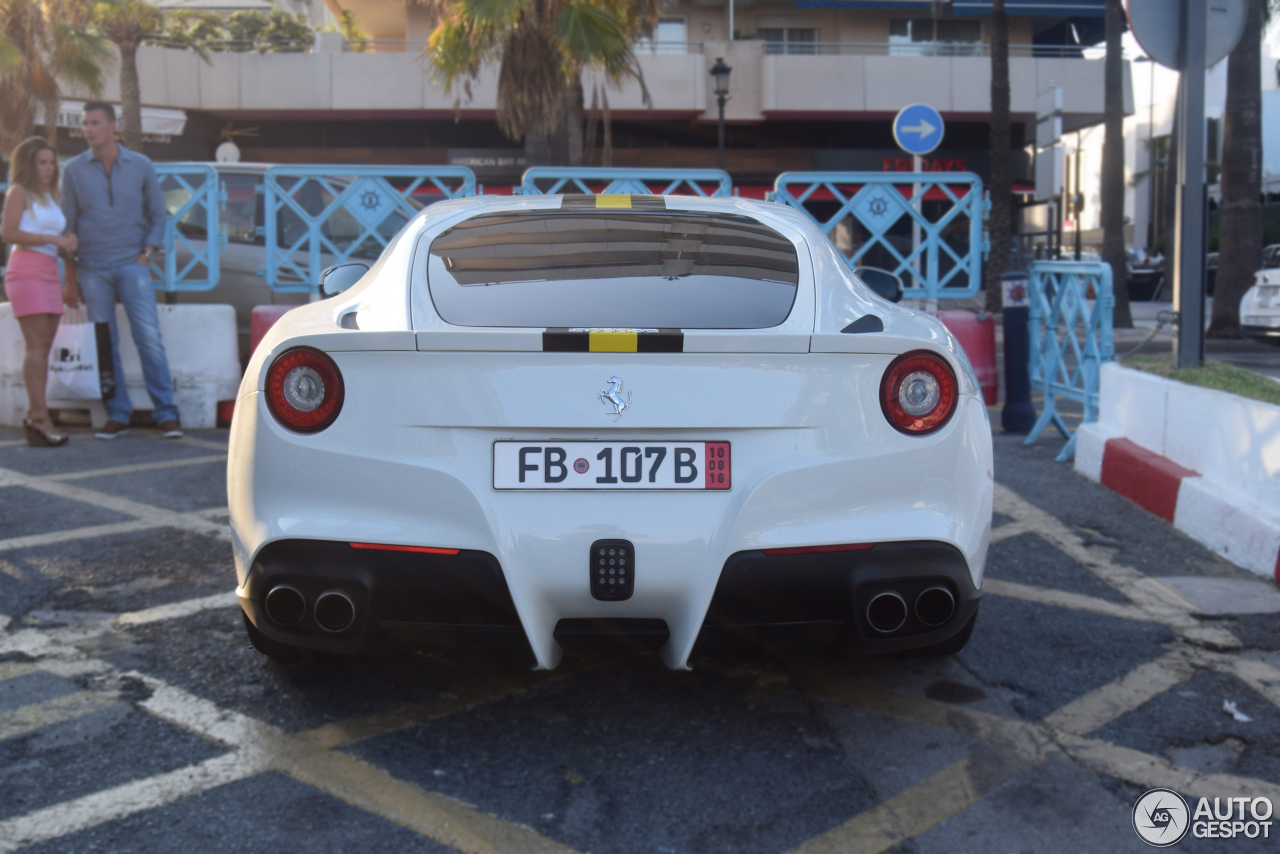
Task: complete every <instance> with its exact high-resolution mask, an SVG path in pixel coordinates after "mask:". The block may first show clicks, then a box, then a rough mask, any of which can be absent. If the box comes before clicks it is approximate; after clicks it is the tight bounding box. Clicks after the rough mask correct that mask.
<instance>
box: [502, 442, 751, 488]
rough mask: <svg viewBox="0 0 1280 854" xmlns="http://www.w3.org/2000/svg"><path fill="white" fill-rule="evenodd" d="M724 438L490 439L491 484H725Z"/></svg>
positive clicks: (727, 479)
mask: <svg viewBox="0 0 1280 854" xmlns="http://www.w3.org/2000/svg"><path fill="white" fill-rule="evenodd" d="M731 460H732V457H731V456H730V453H729V443H728V442H640V441H636V442H556V441H546V442H506V441H503V442H494V443H493V488H494V489H692V490H699V489H701V490H708V489H729V488H730V487H731V486H732V484H733V480H732V472H733V469H732V466H731V464H730V463H731Z"/></svg>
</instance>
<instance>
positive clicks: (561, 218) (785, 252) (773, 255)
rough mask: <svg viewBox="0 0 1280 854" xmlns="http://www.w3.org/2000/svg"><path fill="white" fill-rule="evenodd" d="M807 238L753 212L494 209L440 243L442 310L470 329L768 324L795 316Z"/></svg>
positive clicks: (436, 250)
mask: <svg viewBox="0 0 1280 854" xmlns="http://www.w3.org/2000/svg"><path fill="white" fill-rule="evenodd" d="M798 271H799V264H798V262H797V260H796V250H795V246H794V245H792V243H791V241H790V240H788V239H787V238H785V237H783V236H782V235H781V234H779V233H778V232H776V231H774V230H773V229H772V228H769V227H768V226H766V225H763V224H762V223H760V222H758V221H757V220H754V219H751V218H750V217H746V216H735V215H724V214H702V213H696V212H689V211H671V212H651V213H649V212H618V211H580V210H579V211H528V212H519V213H495V214H482V215H480V216H476V217H473V218H471V219H468V220H466V221H465V222H462V223H460V224H458V225H456V226H454V227H453V228H450V229H449V230H448V231H445V232H443V233H442V234H440V235H439V236H438V237H436V239H435V240H434V241H432V243H431V251H430V253H429V258H428V262H427V282H428V285H429V287H430V289H431V299H432V301H433V302H434V303H435V307H436V311H437V312H439V314H440V317H441V318H443V319H444V320H445V321H446V322H447V323H452V324H456V325H459V326H526V327H542V326H551V327H565V326H567V327H586V328H617V327H622V328H682V327H689V328H697V329H762V328H766V327H770V326H777V325H778V324H780V323H782V322H783V321H784V320H786V318H787V315H788V314H789V313H790V312H791V304H792V303H793V302H794V301H795V296H796V286H797V282H798V280H799V272H798Z"/></svg>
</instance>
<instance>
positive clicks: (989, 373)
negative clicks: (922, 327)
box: [935, 311, 1000, 406]
mask: <svg viewBox="0 0 1280 854" xmlns="http://www.w3.org/2000/svg"><path fill="white" fill-rule="evenodd" d="M935 315H936V316H937V317H938V319H939V320H941V321H942V322H943V323H944V324H946V327H947V329H949V330H951V334H952V335H954V336H956V339H957V340H959V342H960V346H961V347H963V348H964V354H965V355H966V356H968V357H969V362H970V364H972V365H973V370H974V373H976V374H977V375H978V385H979V386H981V387H982V400H983V402H984V403H986V405H987V406H994V405H995V404H996V403H998V402H999V399H1000V371H999V369H998V368H997V367H996V319H995V316H994V315H991V314H987V313H986V312H982V313H981V314H975V313H974V312H972V311H939V312H935Z"/></svg>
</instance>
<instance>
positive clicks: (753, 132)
mask: <svg viewBox="0 0 1280 854" xmlns="http://www.w3.org/2000/svg"><path fill="white" fill-rule="evenodd" d="M323 2H324V4H325V5H324V6H323V7H321V6H318V5H315V6H313V7H312V12H311V20H312V21H313V22H314V23H321V22H322V21H323V20H325V19H326V18H327V19H334V18H339V17H341V16H342V15H343V14H344V13H346V14H347V15H348V19H351V18H352V17H353V18H354V21H355V24H356V26H357V27H358V28H359V30H360V31H361V32H362V33H363V34H365V35H367V36H368V38H362V39H353V40H348V39H346V38H344V37H343V36H342V35H340V34H339V33H336V32H317V34H316V39H315V44H314V46H313V48H312V49H311V50H310V51H307V52H292V53H265V54H258V53H213V54H210V55H209V57H208V61H205V60H202V59H201V58H200V57H199V56H197V55H196V54H194V53H191V52H188V51H181V50H172V49H167V48H158V47H143V48H142V49H141V50H140V51H139V56H138V63H139V69H140V74H141V86H142V99H143V103H144V105H146V106H148V107H152V108H157V109H167V110H181V111H184V112H185V114H186V116H187V122H186V125H185V129H184V131H183V133H182V134H180V135H178V136H172V137H171V138H170V139H169V140H168V141H167V142H157V143H154V144H152V145H149V147H148V151H149V153H151V154H152V155H154V156H155V157H157V158H160V159H211V158H212V156H213V152H214V149H215V148H216V146H217V145H218V144H219V143H220V142H222V141H224V140H227V139H230V140H232V141H234V142H235V143H236V144H237V146H238V147H239V149H240V156H241V158H242V159H244V160H252V161H261V162H295V163H297V162H310V163H375V164H377V163H385V164H391V163H395V164H413V163H442V164H443V163H461V164H466V165H470V166H472V167H473V168H475V169H476V171H477V174H478V175H479V176H480V177H481V179H482V180H483V181H485V182H486V184H487V185H490V186H492V187H495V188H496V187H497V186H499V185H502V184H504V183H510V182H512V181H514V180H516V179H517V178H518V175H519V173H520V171H522V169H523V168H524V166H525V165H527V161H526V158H525V156H524V150H523V147H522V145H521V142H520V141H518V140H509V139H506V138H505V137H503V136H502V134H501V133H500V132H499V131H498V129H497V126H496V124H495V122H494V112H495V106H496V80H497V73H496V72H497V69H496V68H493V67H488V68H485V69H483V70H482V72H481V74H480V76H479V78H478V79H477V80H475V81H472V82H471V84H470V86H469V87H467V91H466V92H459V91H457V90H455V91H451V92H447V91H445V90H444V89H443V88H442V87H440V86H438V85H436V84H435V83H433V82H432V80H431V79H430V77H429V75H428V73H427V71H428V69H427V68H426V67H425V63H424V60H423V58H422V48H423V46H424V44H425V41H426V39H427V37H428V36H429V34H430V32H431V29H432V26H433V22H432V21H431V20H430V19H429V17H428V12H427V10H426V9H425V8H424V7H423V6H422V5H420V4H416V3H412V2H407V0H323ZM314 3H315V4H319V3H321V0H314ZM990 5H991V4H990V2H989V0H985V2H984V0H937V1H936V2H935V0H787V2H766V0H734V2H733V3H732V4H729V3H727V2H726V0H671V2H669V3H667V4H666V5H665V6H664V7H663V9H662V16H661V19H660V21H659V23H658V26H657V28H656V31H655V33H654V37H653V38H652V39H649V40H645V41H642V42H641V43H638V44H637V45H636V56H637V61H638V65H639V68H640V70H641V72H642V73H643V75H644V80H645V84H646V86H647V89H648V91H649V93H650V94H651V96H652V103H651V105H646V104H645V103H644V102H643V99H642V96H641V89H640V86H639V85H638V84H637V83H636V82H634V81H632V82H629V83H627V84H625V85H623V86H621V87H620V88H617V89H610V90H609V91H608V100H609V103H610V106H611V119H612V141H613V151H612V163H613V165H615V166H637V167H710V166H714V165H715V163H716V133H717V118H718V115H717V105H716V99H715V95H714V92H713V85H712V81H711V78H710V76H709V69H710V67H711V65H712V64H713V63H715V61H716V60H717V59H719V58H723V59H724V61H725V62H726V63H728V64H729V65H730V66H731V68H732V69H733V70H732V73H731V76H730V86H729V101H728V104H727V106H726V116H725V118H726V122H727V134H726V137H727V142H726V145H727V159H726V166H727V168H728V170H729V171H730V172H731V173H733V175H734V178H735V182H736V183H738V184H740V185H742V186H744V187H745V186H759V187H763V186H766V185H768V184H771V183H772V180H773V177H774V176H775V175H776V174H777V173H779V172H783V171H788V170H874V171H883V170H888V171H899V170H903V169H909V168H910V160H908V159H905V158H904V155H902V153H901V152H900V151H899V150H898V149H897V148H896V147H895V145H894V142H893V137H892V132H891V128H890V124H891V119H892V117H893V115H894V114H895V113H896V112H897V111H898V110H899V109H900V108H902V107H903V106H905V105H907V104H911V103H926V104H929V105H931V106H933V107H935V108H937V109H938V110H939V111H940V112H941V113H942V115H943V117H944V118H945V119H946V121H947V132H946V136H945V138H944V140H943V143H942V146H941V147H940V148H939V149H938V151H936V152H935V153H934V154H933V155H930V157H928V158H926V159H925V164H924V165H925V168H926V169H929V170H938V171H975V172H977V173H979V174H980V175H982V176H983V177H984V178H986V177H987V175H986V172H987V159H988V155H987V151H988V123H989V114H990V59H989V52H990V40H991V32H990V29H991V21H990V17H989V13H990ZM1103 5H1104V4H1103V0H1070V2H1067V0H1061V2H1051V0H1007V6H1008V8H1009V10H1010V54H1011V59H1010V78H1011V85H1012V110H1013V119H1014V129H1013V130H1014V133H1013V145H1014V148H1015V149H1016V154H1015V163H1016V172H1017V179H1018V181H1019V183H1020V185H1021V186H1020V189H1022V190H1024V191H1025V190H1027V189H1029V186H1028V185H1029V183H1030V182H1031V181H1033V178H1032V176H1033V171H1032V168H1031V162H1030V157H1031V153H1030V146H1029V145H1028V142H1029V141H1030V140H1031V139H1032V138H1033V136H1034V128H1035V125H1034V122H1035V107H1036V98H1037V95H1038V94H1039V93H1041V92H1043V91H1045V90H1046V89H1047V88H1049V87H1050V86H1053V85H1057V86H1060V87H1062V89H1063V96H1064V107H1063V109H1064V127H1065V128H1066V129H1067V130H1069V131H1070V130H1074V129H1076V128H1083V127H1089V126H1092V125H1095V124H1097V123H1099V122H1101V121H1102V117H1103V62H1102V60H1101V59H1090V58H1086V56H1085V48H1087V46H1088V45H1089V44H1091V43H1096V42H1097V41H1098V39H1100V38H1101V35H1102V21H1103V18H1102V17H1101V15H1102V9H1103ZM731 36H732V37H731ZM106 78H107V80H108V82H109V85H108V88H107V91H106V92H105V93H104V94H105V96H106V97H107V98H109V99H112V98H115V97H116V96H117V92H118V90H117V89H116V88H115V86H116V75H115V73H114V71H113V70H109V71H108V72H107V75H106ZM1127 80H1128V77H1127V70H1126V81H1127ZM583 82H584V88H585V90H586V93H587V95H586V100H587V103H588V104H589V103H590V100H591V92H592V90H593V88H594V87H596V86H600V85H603V81H601V80H598V79H597V78H596V77H595V76H594V75H592V74H591V73H590V72H589V71H588V72H587V73H586V74H585V75H584V81H583ZM1126 90H1128V87H1126ZM76 94H77V95H78V96H80V97H83V93H76ZM1128 103H1132V96H1129V101H1128ZM599 156H600V155H599V152H587V153H586V158H587V161H588V162H591V159H592V157H595V158H596V159H597V161H598V158H599Z"/></svg>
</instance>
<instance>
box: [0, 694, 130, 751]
mask: <svg viewBox="0 0 1280 854" xmlns="http://www.w3.org/2000/svg"><path fill="white" fill-rule="evenodd" d="M119 702H120V701H119V700H118V699H116V698H115V697H109V696H106V695H104V694H97V693H93V692H90V691H76V692H74V693H71V694H63V695H62V696H60V697H54V698H53V699H51V700H45V701H44V702H43V703H32V704H31V705H28V706H19V707H18V708H16V709H9V710H8V711H7V712H0V741H4V740H5V739H7V738H16V737H17V736H20V735H26V734H27V733H30V732H34V731H36V730H38V729H41V728H43V727H47V726H53V725H54V724H59V723H62V722H64V721H71V720H75V719H76V718H82V717H84V716H85V715H88V714H92V713H93V712H100V711H102V710H103V709H106V708H110V707H111V706H114V705H116V704H117V703H119Z"/></svg>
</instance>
